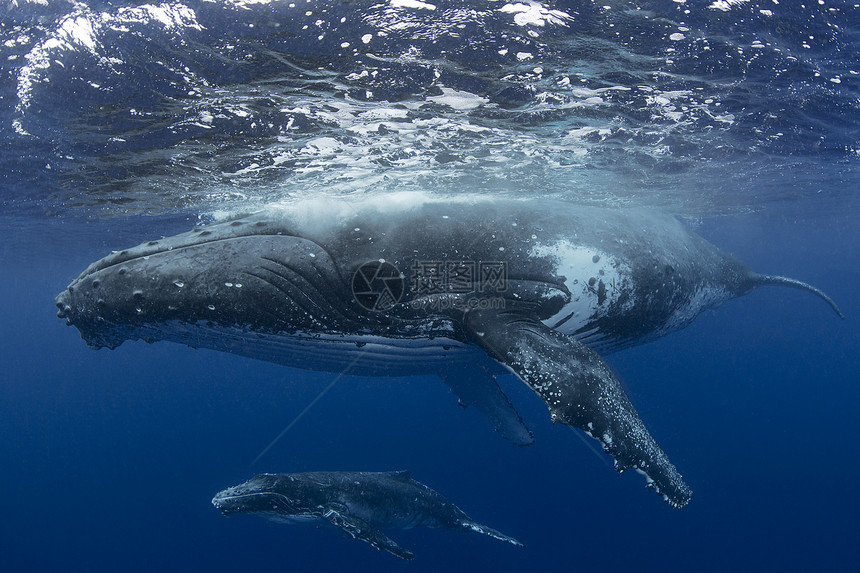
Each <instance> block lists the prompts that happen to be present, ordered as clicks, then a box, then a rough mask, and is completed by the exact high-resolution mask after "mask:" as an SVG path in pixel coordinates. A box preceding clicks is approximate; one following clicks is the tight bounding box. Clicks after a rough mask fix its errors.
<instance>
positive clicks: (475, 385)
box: [439, 368, 535, 446]
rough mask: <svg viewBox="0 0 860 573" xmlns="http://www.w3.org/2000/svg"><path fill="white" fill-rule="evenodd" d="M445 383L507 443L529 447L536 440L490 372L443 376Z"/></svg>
mask: <svg viewBox="0 0 860 573" xmlns="http://www.w3.org/2000/svg"><path fill="white" fill-rule="evenodd" d="M439 377H440V378H441V379H442V382H444V383H445V384H447V385H448V387H449V388H451V391H452V392H454V394H456V395H457V398H458V399H459V400H460V404H461V405H463V406H474V407H475V408H476V409H477V410H478V411H479V412H481V413H482V414H483V415H484V416H486V417H487V419H489V420H490V422H492V424H493V427H494V428H495V429H496V431H497V432H498V433H500V434H501V435H502V436H504V437H505V438H506V439H508V440H510V441H512V442H513V443H515V444H516V445H518V446H529V445H531V444H533V443H534V441H535V438H534V435H533V434H532V433H531V430H529V429H528V427H527V426H526V425H525V423H524V422H523V419H522V418H521V417H520V414H519V412H517V411H516V409H515V408H514V406H513V404H511V401H510V400H508V397H507V396H505V393H504V392H502V389H501V388H499V384H498V383H497V382H496V379H495V377H494V376H493V375H492V374H490V373H489V372H487V371H485V370H483V369H478V368H475V369H474V370H473V371H467V372H465V373H462V372H460V373H453V372H440V373H439Z"/></svg>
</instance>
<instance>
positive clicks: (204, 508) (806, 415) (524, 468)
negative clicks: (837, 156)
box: [0, 207, 860, 571]
mask: <svg viewBox="0 0 860 573" xmlns="http://www.w3.org/2000/svg"><path fill="white" fill-rule="evenodd" d="M800 215H801V214H798V213H796V212H792V209H791V208H790V207H785V208H782V209H776V208H774V209H772V210H771V211H769V213H768V214H767V215H756V216H747V217H735V218H721V219H715V220H709V221H707V222H706V223H705V224H704V225H703V226H702V227H701V228H700V231H701V232H702V234H704V235H705V236H706V237H708V238H709V239H711V240H712V241H714V242H715V243H717V244H718V245H720V246H721V247H723V248H725V249H727V250H729V251H732V252H734V253H735V254H736V255H738V256H740V257H741V258H743V259H744V260H746V261H747V262H749V263H750V264H752V265H753V266H754V267H755V268H757V269H758V270H760V271H763V272H773V273H780V274H786V275H789V276H794V277H798V278H801V279H804V280H808V281H810V282H812V283H813V284H816V285H818V286H820V287H822V288H824V289H825V290H827V291H828V292H829V294H830V295H831V296H833V298H834V299H836V300H837V301H838V302H839V303H840V304H841V306H842V309H843V311H844V312H845V314H846V315H847V316H848V318H847V320H845V321H840V320H838V319H837V318H836V317H835V316H834V315H833V313H832V312H831V311H830V309H829V308H827V306H826V305H825V304H823V303H822V302H821V301H820V300H817V299H816V298H814V297H813V296H811V295H809V294H806V293H803V292H799V291H794V290H792V289H782V288H763V289H760V290H758V291H756V292H754V293H752V294H750V295H748V296H746V297H744V298H742V299H738V300H735V301H730V302H729V303H726V304H725V305H724V306H723V307H721V308H719V309H716V310H713V311H708V312H706V313H704V314H703V315H702V316H701V317H699V319H698V320H697V321H696V322H695V323H694V324H693V325H692V326H690V327H688V328H687V329H686V330H683V331H681V332H678V333H675V334H673V335H670V336H669V337H667V338H664V339H662V340H659V341H657V342H655V343H652V344H649V345H645V346H642V347H638V348H634V349H631V350H627V351H624V352H621V353H618V354H615V355H612V356H611V357H610V362H611V364H612V365H613V367H615V368H616V369H617V371H618V372H619V374H620V375H621V377H622V378H623V380H625V382H626V384H627V386H628V389H629V390H630V392H631V393H632V396H633V399H634V402H635V403H636V405H637V407H638V408H639V411H640V413H641V415H642V416H643V418H644V419H645V420H646V422H647V423H648V425H649V427H650V429H651V431H652V433H653V434H654V435H655V436H656V437H657V438H658V440H659V441H660V442H661V444H662V445H663V447H664V449H666V451H667V452H668V453H669V454H670V456H671V457H672V459H673V460H674V461H675V463H676V464H677V465H678V467H679V468H680V470H681V471H682V473H684V475H685V477H686V478H687V480H688V481H689V483H690V485H691V486H692V487H693V489H694V491H695V493H694V497H693V501H692V502H691V503H690V505H689V506H688V507H687V508H685V509H683V510H680V511H675V510H672V509H671V508H669V507H667V506H665V505H664V504H663V503H661V501H660V500H659V499H658V498H657V497H656V496H654V495H653V494H650V493H648V492H647V491H646V490H645V488H644V487H643V482H642V479H641V478H640V477H639V476H637V475H635V474H633V473H631V474H624V475H621V476H619V475H617V474H616V473H615V472H614V471H613V470H612V469H611V468H610V467H609V466H608V459H607V458H606V457H605V456H604V455H603V454H599V455H596V454H595V453H594V452H593V451H592V450H593V449H594V445H595V444H588V445H587V444H585V443H584V442H583V441H580V440H579V439H577V436H576V435H575V434H574V432H572V431H570V430H569V429H568V428H564V427H553V426H552V425H551V424H550V423H549V422H548V419H547V416H546V411H545V408H544V406H543V404H542V403H540V401H539V400H538V399H537V398H536V397H535V396H533V395H531V393H530V392H529V391H528V390H527V389H525V388H524V387H522V386H521V385H519V384H517V383H516V381H515V380H513V379H511V378H508V379H506V380H505V385H506V389H507V391H508V393H509V395H510V397H511V399H512V400H513V401H514V402H515V403H516V404H517V406H518V407H519V409H520V411H521V413H522V414H523V416H524V418H525V419H526V421H527V422H528V423H529V425H530V426H531V427H532V428H533V430H534V431H535V434H536V438H537V441H536V443H535V444H534V445H533V446H532V447H529V448H518V447H516V446H513V445H511V444H509V443H507V442H505V441H504V440H503V439H501V438H500V437H499V436H497V435H495V434H494V432H493V431H492V429H491V427H490V426H489V424H488V423H487V422H486V421H485V420H484V419H483V418H482V417H481V416H480V415H479V414H477V413H476V412H474V411H473V410H467V411H462V410H461V409H460V408H459V407H458V406H457V405H456V399H455V398H454V397H453V396H452V395H450V394H449V393H448V391H447V388H446V387H445V386H444V385H442V384H441V383H439V382H438V381H436V380H435V379H434V378H432V377H421V378H417V377H416V378H410V379H399V380H395V379H382V380H369V379H362V378H348V377H345V378H343V379H342V380H340V381H339V382H338V383H337V384H336V385H335V386H334V387H333V388H332V389H331V390H330V391H329V392H328V393H327V394H326V395H325V396H324V397H323V398H322V399H321V400H320V401H319V402H318V403H317V404H316V406H315V407H314V408H312V409H311V410H310V411H309V412H308V413H307V414H306V415H305V416H304V417H303V418H302V419H301V420H300V421H299V422H298V423H297V424H296V426H295V427H294V428H293V429H292V430H291V431H290V432H288V433H287V434H286V436H285V437H284V438H283V439H282V440H281V441H280V442H279V443H278V444H277V445H276V446H275V447H274V448H272V450H271V451H270V452H268V453H267V454H266V455H265V456H264V457H263V458H262V459H261V460H260V461H259V462H258V463H257V464H256V465H253V466H252V465H251V461H252V460H253V459H254V458H255V457H256V456H257V454H259V453H260V451H261V450H262V449H263V448H264V447H265V446H266V445H267V444H268V443H269V442H270V441H271V440H272V439H273V438H274V437H275V436H276V435H277V434H278V433H279V432H280V431H281V430H282V429H283V428H284V426H286V424H287V423H289V422H290V421H291V420H292V419H293V418H294V417H295V416H296V415H297V414H298V413H299V412H301V410H303V409H304V407H305V406H306V405H307V404H308V403H309V402H310V401H311V400H313V399H314V397H315V396H316V395H317V393H318V392H319V391H320V390H322V389H323V388H324V387H325V386H326V385H327V384H328V382H329V381H330V380H331V375H328V374H319V373H312V372H303V371H297V370H291V369H289V368H282V367H278V366H274V365H270V364H266V363H261V362H255V361H250V360H246V359H241V358H236V357H233V356H229V355H224V354H219V353H215V352H210V351H203V350H199V351H194V350H190V349H188V348H185V347H182V346H177V345H172V344H168V343H159V344H155V345H146V344H143V343H126V344H124V345H123V346H121V347H120V348H118V349H117V350H114V351H107V350H100V351H92V350H89V349H87V348H86V347H85V345H84V343H83V341H81V340H80V339H79V338H78V336H77V332H76V331H75V330H73V329H70V328H66V327H65V326H63V324H62V322H61V321H60V320H58V319H56V318H55V317H54V316H53V315H54V308H53V297H54V295H55V294H56V293H57V292H59V291H60V290H61V289H62V288H64V287H65V285H66V284H67V282H68V281H69V280H70V279H71V278H73V277H74V276H75V275H76V274H77V273H78V272H79V270H80V269H81V268H83V267H84V266H85V265H86V264H87V263H88V262H90V261H91V260H92V259H94V258H96V257H98V256H100V255H102V254H104V253H105V252H106V250H107V249H108V247H109V246H111V245H116V244H132V243H134V242H136V241H138V240H142V239H143V238H144V237H148V236H151V235H152V234H153V231H156V233H158V234H161V233H165V234H166V233H170V232H174V231H177V230H180V229H182V228H184V226H185V225H187V223H185V222H183V221H181V220H179V221H175V220H174V221H162V222H160V223H159V229H158V230H155V229H153V228H152V226H153V222H152V221H141V220H131V221H128V222H120V221H115V222H114V223H112V224H107V225H103V226H102V225H99V226H93V225H87V224H76V223H73V222H71V221H65V222H63V221H42V222H38V223H36V222H30V223H29V224H21V225H12V226H11V229H7V232H5V233H4V235H5V236H4V237H3V250H2V251H0V252H2V255H3V261H2V262H3V269H4V276H5V280H3V281H2V282H0V289H2V290H0V299H2V300H3V301H4V304H3V305H2V306H0V312H2V324H3V329H2V331H0V332H2V340H0V348H2V349H3V356H4V360H3V363H4V365H5V368H4V376H3V380H4V382H3V384H2V385H0V435H2V436H4V439H3V440H2V442H0V463H2V467H3V468H4V469H3V471H2V472H0V492H2V505H3V514H4V518H3V519H2V520H0V545H2V551H0V567H2V569H3V570H6V571H16V570H17V571H23V570H58V569H64V570H72V569H77V570H116V569H122V570H128V571H135V570H139V571H151V570H153V569H155V568H158V569H161V570H168V571H179V570H188V569H191V568H194V569H198V570H199V569H203V568H205V569H207V570H212V571H220V570H225V571H226V570H236V569H242V570H252V569H259V568H265V569H281V568H283V569H289V570H335V569H347V570H355V571H364V570H367V571H377V570H396V569H399V568H405V567H409V570H411V571H417V570H427V571H438V570H441V569H442V568H446V569H450V570H469V569H482V570H483V569H488V568H493V569H494V570H499V571H522V570H537V569H546V568H550V567H552V568H565V569H566V568H570V569H594V568H601V569H603V570H616V569H622V568H625V569H626V568H635V569H637V570H652V571H684V570H690V569H696V570H711V571H721V570H726V569H727V568H729V567H731V568H734V569H737V570H758V569H763V568H767V569H769V570H796V571H801V570H810V569H817V570H832V571H835V570H846V571H847V570H848V569H849V565H850V564H851V563H852V562H853V549H852V547H853V546H854V539H853V533H854V532H855V531H856V527H855V520H856V513H857V509H858V494H857V490H856V480H857V477H858V476H860V461H858V458H857V455H856V454H857V446H856V437H857V436H858V435H860V432H858V430H860V421H858V417H857V416H856V406H857V403H858V398H860V389H858V385H857V380H858V379H860V377H858V374H860V372H858V359H857V356H858V355H860V354H858V351H860V344H858V338H857V318H856V317H857V316H860V307H858V304H857V299H856V292H857V286H856V285H857V284H858V281H860V276H858V271H857V269H858V261H860V255H858V245H860V242H858V229H857V227H856V225H852V223H851V219H850V218H844V219H843V218H838V217H828V218H826V219H825V218H812V219H810V218H808V217H805V218H802V217H800ZM589 442H590V440H589ZM588 446H591V447H588ZM319 469H361V470H386V469H410V470H412V471H413V472H414V475H415V477H416V478H417V479H418V480H420V481H423V482H425V483H427V484H428V485H430V486H431V487H434V488H435V489H437V490H438V491H440V492H441V493H443V494H445V495H446V496H448V497H449V498H450V499H451V500H452V501H454V502H455V503H457V504H458V505H460V506H461V507H462V508H463V509H464V510H466V511H467V512H468V513H469V514H470V515H471V516H472V517H473V518H475V519H476V520H478V521H480V522H483V523H486V524H488V525H490V526H492V527H495V528H498V529H499V530H501V531H503V532H505V533H508V534H510V535H513V536H515V537H517V538H518V539H520V540H521V541H522V542H523V543H524V544H525V548H522V549H519V548H514V547H511V546H508V545H506V544H502V543H499V542H496V541H494V540H491V539H489V538H483V537H480V536H477V535H467V534H455V533H451V532H445V531H434V530H426V529H418V530H412V531H394V532H392V536H393V537H394V538H395V539H396V540H397V541H398V542H399V543H401V544H402V545H404V546H405V547H408V548H410V549H412V550H413V551H415V553H416V554H417V559H416V560H415V561H414V562H412V563H410V564H404V563H401V562H399V561H398V560H397V559H395V558H393V557H391V556H390V555H387V554H384V553H380V552H377V551H375V550H373V549H372V548H370V547H369V546H367V545H365V544H363V543H358V542H355V541H351V540H348V539H346V538H343V539H338V538H337V537H338V535H337V534H336V533H334V534H333V533H332V532H331V531H328V530H324V529H315V528H313V527H298V526H293V527H289V526H283V525H277V524H273V523H269V522H265V521H263V520H256V519H252V518H242V517H237V518H230V519H227V518H223V517H221V516H220V514H219V513H218V512H217V510H215V509H214V508H213V507H212V506H211V505H210V503H209V500H210V498H211V496H212V495H213V494H214V493H215V492H216V491H218V490H219V489H221V488H223V487H226V486H229V485H233V484H235V483H238V482H239V481H242V480H244V479H246V478H248V477H250V476H251V475H253V474H254V473H257V472H260V471H306V470H319Z"/></svg>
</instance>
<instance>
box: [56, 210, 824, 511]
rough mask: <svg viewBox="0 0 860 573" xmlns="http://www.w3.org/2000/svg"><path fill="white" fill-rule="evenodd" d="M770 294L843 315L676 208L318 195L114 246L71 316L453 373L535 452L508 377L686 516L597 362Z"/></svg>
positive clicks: (375, 371) (126, 335)
mask: <svg viewBox="0 0 860 573" xmlns="http://www.w3.org/2000/svg"><path fill="white" fill-rule="evenodd" d="M767 284H776V285H787V286H793V287H799V288H802V289H804V290H807V291H810V292H813V293H815V294H817V295H818V296H819V297H821V298H823V299H824V300H825V301H827V302H828V303H829V304H830V306H831V307H832V308H833V309H834V310H835V311H836V312H837V313H838V314H839V315H840V316H841V313H840V312H839V309H838V308H837V307H836V305H835V304H834V303H833V301H832V300H831V299H830V298H828V297H827V296H826V295H825V294H824V293H822V292H821V291H820V290H818V289H816V288H814V287H812V286H809V285H807V284H805V283H802V282H799V281H795V280H793V279H788V278H783V277H775V276H768V275H761V274H758V273H755V272H753V271H751V270H750V269H749V268H748V267H747V266H745V265H744V264H743V263H741V262H739V261H738V260H736V259H734V258H733V257H731V256H729V255H728V254H726V253H724V252H722V251H720V250H719V249H717V248H716V247H715V246H713V245H711V244H710V243H708V242H707V241H705V240H704V239H702V238H701V237H699V236H697V235H695V234H693V233H691V232H690V231H688V230H687V229H686V228H685V227H683V226H682V225H681V224H680V223H679V222H678V221H677V220H675V219H674V218H673V217H671V216H668V215H665V214H661V213H658V212H654V211H648V210H640V209H630V210H626V209H625V210H614V209H613V210H609V209H599V208H594V207H583V206H577V205H572V204H567V203H562V202H552V201H520V200H501V199H488V198H481V197H470V198H460V199H457V200H443V199H433V198H430V197H427V196H424V195H415V194H395V195H386V196H378V197H375V198H373V199H367V200H364V201H361V202H353V203H336V202H333V201H304V202H300V203H296V204H293V205H290V206H288V207H284V208H281V209H270V210H268V211H266V212H264V213H258V214H255V215H251V216H247V217H241V218H236V219H233V220H229V221H224V222H220V223H215V224H212V225H208V226H205V227H199V228H196V229H194V230H193V231H191V232H188V233H184V234H181V235H177V236H174V237H169V238H166V239H161V240H157V241H150V242H148V243H145V244H142V245H140V246H137V247H134V248H131V249H128V250H124V251H120V252H114V253H113V254H111V255H109V256H107V257H105V258H103V259H101V260H99V261H97V262H95V263H93V264H92V265H90V267H89V268H87V269H86V270H85V271H84V272H83V273H82V274H81V275H80V276H79V277H78V278H77V279H75V280H74V281H73V282H72V283H71V284H70V285H69V287H68V288H67V289H66V291H64V292H63V293H61V294H60V295H59V296H58V297H57V306H58V307H59V309H60V310H59V312H58V316H59V317H60V318H65V319H66V323H67V324H71V325H74V326H76V327H77V328H78V329H79V330H80V333H81V337H82V338H83V339H84V340H86V341H87V343H88V344H89V345H90V346H92V347H95V348H99V347H103V346H106V347H109V348H114V347H116V346H118V345H119V344H120V343H122V342H123V341H124V340H128V339H143V340H146V341H149V342H152V341H156V340H171V341H175V342H181V343H184V344H187V345H189V346H193V347H208V348H213V349H217V350H222V351H227V352H233V353H237V354H241V355H245V356H250V357H253V358H258V359H262V360H268V361H272V362H278V363H281V364H287V365H291V366H294V367H299V368H309V369H316V370H330V371H343V370H344V369H348V370H349V371H350V372H352V373H355V374H364V375H371V376H373V375H393V376H396V375H407V374H426V373H431V372H438V373H442V374H443V376H444V378H445V379H446V380H447V381H448V382H449V383H450V384H451V385H452V387H453V388H454V390H455V391H456V392H457V393H458V394H459V395H460V397H461V399H463V401H464V402H466V403H474V404H476V406H477V407H479V408H480V409H481V410H482V411H483V412H484V413H486V414H488V415H489V417H490V418H491V419H492V420H493V422H494V423H495V425H496V427H497V429H500V430H501V431H502V432H503V433H505V434H506V435H507V436H509V437H511V438H512V439H514V441H517V442H519V443H528V442H529V438H530V434H529V433H528V430H527V429H525V427H524V426H523V425H522V422H521V421H520V419H519V416H518V415H516V412H515V411H514V410H513V409H512V408H511V407H510V405H509V403H508V402H507V399H506V398H505V397H504V395H503V394H501V391H500V390H499V389H498V386H497V385H496V383H495V381H494V379H493V375H495V374H497V373H504V372H513V373H514V374H515V375H516V376H517V377H519V378H520V379H521V380H522V381H523V382H525V383H526V384H527V385H528V386H529V387H530V388H532V390H534V391H535V392H536V393H537V394H538V395H539V396H540V397H541V398H542V399H543V400H544V402H545V403H546V404H547V406H548V407H549V410H550V415H551V417H552V420H553V421H554V422H560V423H563V424H566V425H569V426H572V427H574V428H579V429H581V430H583V431H584V432H586V433H587V434H588V435H589V436H592V437H594V438H596V439H597V440H599V441H600V443H601V444H602V446H603V449H604V450H605V451H606V452H607V453H608V454H609V455H611V456H612V457H613V458H614V461H615V467H616V469H617V470H618V471H624V470H626V469H629V468H633V469H636V470H637V471H639V472H641V473H643V474H644V475H645V477H646V481H647V484H648V486H649V487H650V488H652V489H653V490H655V491H656V492H657V493H658V494H660V495H661V496H662V497H663V498H664V499H665V500H666V501H667V502H668V503H669V504H671V505H672V506H675V507H682V506H684V505H685V504H686V503H687V502H688V501H689V498H690V494H691V491H690V489H689V488H688V487H687V485H686V484H685V483H684V481H683V479H682V478H681V476H680V474H679V473H678V472H677V470H676V469H675V467H674V466H673V465H672V463H671V462H670V461H669V459H668V458H667V456H666V454H665V453H664V452H663V451H662V450H661V449H660V447H659V446H658V445H657V443H656V442H655V440H654V439H653V438H652V437H651V435H650V434H649V433H648V430H647V429H646V428H645V425H644V424H643V423H642V421H641V420H640V418H639V416H638V414H637V413H636V411H635V409H634V408H633V406H632V404H631V403H630V401H629V399H628V398H627V396H626V395H625V393H624V390H623V389H622V386H621V384H620V382H619V381H618V379H617V378H616V377H615V375H614V374H613V373H612V370H611V369H610V368H609V366H608V365H607V364H606V363H605V362H604V361H603V359H602V358H601V357H600V355H599V354H598V352H602V353H605V352H611V351H612V350H616V349H618V348H622V347H625V346H628V345H632V344H638V343H641V342H644V341H647V340H652V339H654V338H657V337H659V336H662V335H664V334H667V333H669V332H672V331H674V330H677V329H679V328H682V327H683V326H685V325H687V324H688V323H689V322H690V321H692V320H693V319H694V318H695V316H696V315H697V314H699V313H700V312H701V311H702V310H704V309H706V308H708V307H712V306H715V305H717V304H719V303H721V302H723V301H725V300H728V299H730V298H733V297H737V296H740V295H743V294H745V293H747V292H749V291H750V290H752V289H754V288H755V287H757V286H760V285H767ZM480 350H482V351H483V353H481V352H480ZM480 357H483V358H484V359H483V360H481V359H480ZM487 357H489V358H487Z"/></svg>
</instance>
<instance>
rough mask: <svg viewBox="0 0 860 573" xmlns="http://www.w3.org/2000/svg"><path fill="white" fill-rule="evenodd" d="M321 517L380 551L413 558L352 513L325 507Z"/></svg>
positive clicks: (404, 557) (403, 557) (402, 557)
mask: <svg viewBox="0 0 860 573" xmlns="http://www.w3.org/2000/svg"><path fill="white" fill-rule="evenodd" d="M322 517H323V519H325V520H326V521H328V522H329V523H331V524H332V525H335V526H337V527H338V528H340V529H342V530H343V531H345V532H346V533H347V534H349V536H350V537H352V538H353V539H360V540H361V541H366V542H367V543H370V544H371V545H373V546H374V547H376V548H377V549H379V550H380V551H388V552H389V553H391V554H392V555H396V556H397V557H400V558H401V559H414V558H415V554H414V553H412V552H411V551H409V550H408V549H404V548H403V547H400V546H399V545H397V543H396V542H395V541H394V540H393V539H391V538H390V537H388V536H387V535H385V534H384V533H382V532H381V531H380V530H379V529H377V528H376V527H374V526H373V525H371V524H370V523H368V522H366V521H364V520H363V519H361V518H358V517H355V516H354V515H348V514H345V513H342V512H339V511H337V510H336V509H332V508H329V509H326V510H325V512H323V514H322Z"/></svg>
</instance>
